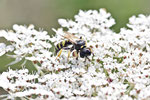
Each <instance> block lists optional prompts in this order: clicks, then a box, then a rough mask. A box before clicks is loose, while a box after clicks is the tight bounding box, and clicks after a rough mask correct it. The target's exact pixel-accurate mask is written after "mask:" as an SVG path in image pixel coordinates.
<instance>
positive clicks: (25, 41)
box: [0, 25, 52, 65]
mask: <svg viewBox="0 0 150 100" xmlns="http://www.w3.org/2000/svg"><path fill="white" fill-rule="evenodd" d="M0 37H3V38H5V39H6V40H7V41H9V42H10V43H11V45H10V46H7V47H6V46H4V44H1V46H3V47H1V48H0V50H1V51H3V52H4V53H6V52H7V51H13V50H14V51H13V53H14V55H9V56H10V57H13V58H16V61H14V62H12V63H11V64H14V63H16V62H19V61H20V60H22V59H23V58H25V59H29V60H31V61H32V59H33V60H34V61H36V60H38V61H40V60H41V59H43V58H42V55H43V53H47V52H46V51H48V50H49V49H50V48H51V47H52V46H51V44H50V43H47V41H50V36H49V35H48V33H47V32H46V31H41V30H40V31H37V30H35V29H34V26H33V25H30V26H29V27H25V26H22V25H14V26H13V30H10V31H5V30H1V31H0ZM9 49H10V50H9ZM4 53H3V54H4ZM46 55H48V56H50V55H51V52H49V53H48V54H46ZM11 64H10V65H11Z"/></svg>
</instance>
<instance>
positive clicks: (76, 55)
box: [76, 50, 79, 60]
mask: <svg viewBox="0 0 150 100" xmlns="http://www.w3.org/2000/svg"><path fill="white" fill-rule="evenodd" d="M76 53H77V54H76V60H78V53H79V50H77V52H76Z"/></svg>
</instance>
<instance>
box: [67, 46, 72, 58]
mask: <svg viewBox="0 0 150 100" xmlns="http://www.w3.org/2000/svg"><path fill="white" fill-rule="evenodd" d="M73 50H74V46H72V47H71V48H70V50H69V52H68V58H67V59H68V61H69V57H70V53H71V52H72V51H73Z"/></svg>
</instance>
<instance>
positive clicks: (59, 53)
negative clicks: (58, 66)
mask: <svg viewBox="0 0 150 100" xmlns="http://www.w3.org/2000/svg"><path fill="white" fill-rule="evenodd" d="M62 50H63V49H61V50H60V51H59V52H58V55H57V57H56V60H57V58H58V57H60V55H61V53H62Z"/></svg>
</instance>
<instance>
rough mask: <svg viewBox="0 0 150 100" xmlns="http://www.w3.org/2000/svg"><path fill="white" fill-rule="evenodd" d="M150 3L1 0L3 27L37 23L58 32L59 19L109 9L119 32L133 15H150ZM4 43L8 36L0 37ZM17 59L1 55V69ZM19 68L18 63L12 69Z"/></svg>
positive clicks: (140, 0)
mask: <svg viewBox="0 0 150 100" xmlns="http://www.w3.org/2000/svg"><path fill="white" fill-rule="evenodd" d="M149 4H150V0H0V29H12V25H13V24H22V25H29V24H34V25H35V26H36V28H37V29H38V28H40V27H41V28H43V29H44V30H46V31H48V32H49V34H54V32H53V31H52V30H51V29H52V28H58V27H60V26H59V25H58V22H57V20H58V19H59V18H67V19H73V18H74V15H75V14H77V13H78V11H79V10H80V9H82V10H89V9H96V10H98V9H99V8H106V9H107V11H108V12H110V13H111V14H112V16H113V18H115V20H116V23H117V24H116V25H114V26H113V27H112V29H113V30H114V31H115V32H119V29H120V28H121V27H125V25H126V23H127V22H128V18H129V17H131V16H132V15H138V14H141V13H143V14H146V15H149V14H150V6H149ZM0 42H4V39H2V38H0ZM13 60H14V59H10V58H8V57H6V56H5V55H4V56H2V57H0V72H2V71H4V70H6V69H7V67H6V66H5V65H6V64H8V63H10V62H11V61H13ZM27 64H28V65H29V66H30V63H27ZM18 67H19V66H18V64H16V65H15V67H12V68H13V69H15V68H18ZM19 68H20V67H19ZM30 68H31V67H30Z"/></svg>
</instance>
